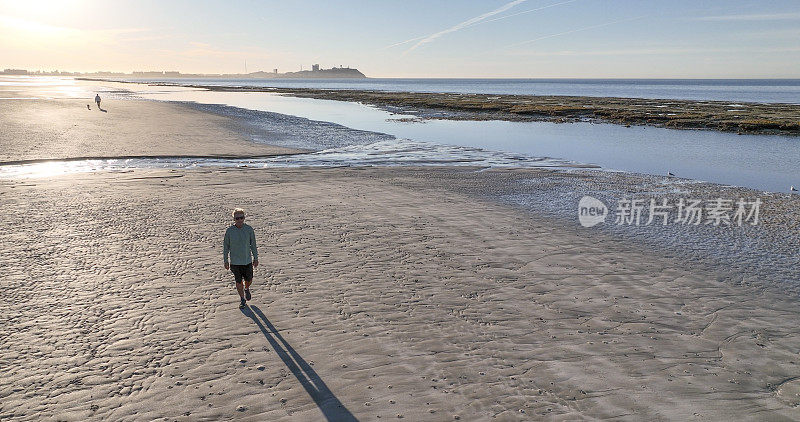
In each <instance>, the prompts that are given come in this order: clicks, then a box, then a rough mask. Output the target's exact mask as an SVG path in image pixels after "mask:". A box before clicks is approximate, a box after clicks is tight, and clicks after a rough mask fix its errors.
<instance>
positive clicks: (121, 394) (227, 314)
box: [0, 100, 800, 421]
mask: <svg viewBox="0 0 800 422" xmlns="http://www.w3.org/2000/svg"><path fill="white" fill-rule="evenodd" d="M85 102H87V101H84V102H81V101H79V100H74V101H73V100H30V101H25V102H16V103H12V102H6V103H4V108H3V109H2V111H1V112H0V124H2V129H3V133H6V134H8V135H7V136H4V137H3V138H2V141H0V142H2V143H3V147H2V161H6V162H10V161H20V160H35V159H54V158H70V157H85V156H93V157H95V156H103V157H113V156H120V155H124V156H130V155H137V156H158V155H187V154H188V155H198V156H206V155H215V154H241V155H243V156H246V155H269V154H281V153H287V152H292V151H293V150H289V149H285V148H276V147H272V146H269V145H258V144H254V143H252V142H250V141H248V140H247V139H246V138H245V137H243V136H242V135H239V134H238V133H237V132H236V131H235V130H233V128H235V125H236V122H233V121H231V120H229V119H225V118H224V117H220V116H217V115H210V114H205V113H202V112H200V111H197V110H194V109H191V108H188V107H184V106H181V105H176V104H171V103H157V102H152V101H133V100H127V101H115V102H113V103H110V104H108V105H106V103H105V102H104V104H103V106H104V108H108V109H109V113H101V112H99V111H97V110H91V111H89V110H86V107H85V104H84V103H85ZM6 104H8V106H6ZM81 107H82V108H81ZM92 107H93V108H94V104H92ZM98 134H101V135H100V136H98ZM264 137H265V138H266V139H268V138H269V134H264ZM480 170H481V169H476V168H471V167H460V168H456V167H440V168H432V167H429V168H413V167H405V168H400V167H394V168H390V167H375V168H326V169H312V168H294V169H246V168H239V169H237V168H230V169H194V170H133V171H124V172H96V173H82V174H72V175H66V176H59V177H46V178H32V179H0V203H1V204H2V206H3V210H4V213H3V217H2V218H0V245H2V247H0V260H1V261H2V263H3V265H2V266H0V282H1V283H2V289H3V294H2V296H0V298H2V306H0V321H2V324H0V346H2V347H0V368H2V369H1V370H2V377H1V378H0V419H2V420H15V421H16V420H75V421H83V420H220V419H237V420H252V421H261V420H292V421H295V420H309V421H316V420H378V419H380V420H385V419H392V420H396V419H398V418H399V419H405V420H411V421H428V420H430V421H451V420H465V421H474V420H507V421H514V420H592V419H612V420H720V421H724V420H778V421H780V420H787V421H788V420H796V419H798V418H800V411H798V408H797V406H798V405H800V364H798V362H799V361H798V359H800V356H798V351H800V336H799V335H798V334H800V328H798V327H800V306H798V305H797V301H796V297H795V296H792V295H785V294H781V293H779V292H776V291H772V290H769V289H762V288H756V287H751V286H746V285H737V284H734V283H728V282H724V281H720V280H722V279H723V277H720V273H719V272H717V271H715V270H714V269H711V268H702V267H701V266H698V265H694V264H693V263H687V262H684V261H681V260H679V259H675V258H670V257H667V256H664V255H663V254H660V253H656V252H655V251H653V250H649V249H647V248H642V247H641V246H639V245H637V244H634V243H627V242H622V241H620V240H619V239H616V238H614V237H611V236H608V235H605V234H603V233H601V232H597V231H594V232H592V231H581V230H576V229H575V228H571V227H565V226H563V225H560V224H558V223H557V222H555V221H553V220H552V219H550V218H548V217H546V216H544V215H540V214H536V213H533V212H528V211H525V210H521V209H519V208H515V207H511V206H507V205H504V204H502V203H499V202H497V201H494V200H492V199H491V196H492V194H493V193H494V192H496V190H497V189H496V188H497V186H501V185H503V183H505V181H506V180H508V179H510V178H513V177H515V174H517V173H518V172H517V171H515V170H513V169H510V170H494V171H491V172H485V171H480ZM528 172H529V174H528V176H529V177H532V178H536V177H546V176H547V175H548V174H550V172H549V171H548V170H528ZM234 207H242V208H244V209H246V210H247V214H248V218H247V222H248V224H250V225H252V226H253V227H254V229H255V231H256V235H257V237H258V240H259V250H260V252H261V266H260V267H259V268H258V269H257V270H256V274H255V281H254V285H253V296H254V297H253V300H252V301H251V302H250V303H249V305H250V306H249V308H247V309H245V310H240V309H238V307H237V304H238V296H237V295H236V293H235V290H234V285H233V277H232V275H231V274H230V272H228V271H226V270H225V269H224V268H223V265H222V257H221V255H222V253H221V252H222V245H221V241H222V236H223V233H224V230H225V228H226V227H227V226H228V225H229V224H230V211H231V209H232V208H234Z"/></svg>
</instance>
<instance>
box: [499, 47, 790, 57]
mask: <svg viewBox="0 0 800 422" xmlns="http://www.w3.org/2000/svg"><path fill="white" fill-rule="evenodd" d="M799 51H800V47H772V48H762V47H757V48H756V47H753V48H738V47H729V48H704V47H664V48H657V47H656V48H635V49H619V50H585V51H575V50H561V51H549V52H548V51H520V52H514V53H511V54H512V55H514V56H525V57H584V56H588V57H592V56H665V55H687V54H709V53H737V54H738V53H744V52H749V53H796V52H799Z"/></svg>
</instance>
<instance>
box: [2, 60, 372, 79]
mask: <svg viewBox="0 0 800 422" xmlns="http://www.w3.org/2000/svg"><path fill="white" fill-rule="evenodd" d="M0 75H23V76H24V75H28V76H77V77H83V78H141V79H164V78H169V79H192V78H198V79H199V78H203V79H208V78H217V79H268V78H274V79H283V78H285V79H359V78H366V76H365V75H364V74H363V73H361V72H360V71H359V70H358V69H355V68H350V67H342V66H339V67H332V68H330V69H322V68H320V67H319V65H318V64H314V65H312V66H311V70H302V68H301V70H299V71H296V72H284V73H278V69H273V70H272V72H266V71H263V70H259V71H257V72H250V73H181V72H175V71H146V72H141V71H134V72H131V73H123V72H105V71H99V72H66V71H58V70H53V71H41V70H36V71H28V70H26V69H5V70H3V71H2V72H0Z"/></svg>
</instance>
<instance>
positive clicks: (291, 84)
mask: <svg viewBox="0 0 800 422" xmlns="http://www.w3.org/2000/svg"><path fill="white" fill-rule="evenodd" d="M130 80H131V81H137V82H168V83H175V84H180V85H214V86H253V87H275V88H319V89H358V90H376V91H395V92H398V91H400V92H454V93H462V94H463V93H476V94H513V95H574V96H590V97H627V98H663V99H684V100H709V101H736V102H757V103H791V104H800V79H372V78H369V79H130Z"/></svg>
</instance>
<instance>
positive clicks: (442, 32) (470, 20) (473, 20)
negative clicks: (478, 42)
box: [401, 0, 526, 54]
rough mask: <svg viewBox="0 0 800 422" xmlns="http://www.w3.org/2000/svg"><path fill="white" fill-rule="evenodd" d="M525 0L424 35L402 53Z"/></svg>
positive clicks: (517, 0)
mask: <svg viewBox="0 0 800 422" xmlns="http://www.w3.org/2000/svg"><path fill="white" fill-rule="evenodd" d="M525 1H526V0H514V1H512V2H510V3H506V4H504V5H503V6H501V7H499V8H497V9H495V10H492V11H491V12H487V13H484V14H482V15H480V16H476V17H474V18H472V19H469V20H466V21H464V22H461V23H459V24H458V25H455V26H452V27H450V28H447V29H445V30H442V31H439V32H436V33H433V34H431V35H428V36H426V37H424V38H423V39H422V40H420V41H418V42H417V43H416V44H414V45H413V46H411V48H409V49H408V50H406V51H404V52H403V54H407V53H408V52H410V51H412V50H414V49H416V48H417V47H419V46H421V45H423V44H427V43H429V42H431V41H433V40H435V39H437V38H439V37H441V36H442V35H445V34H449V33H451V32H456V31H458V30H460V29H463V28H466V27H467V26H470V25H474V24H475V23H477V22H480V21H482V20H484V19H486V18H488V17H491V16H494V15H496V14H498V13H502V12H505V11H506V10H508V9H510V8H512V7H514V6H516V5H518V4H520V3H524V2H525ZM411 41H413V40H408V41H407V42H411ZM401 44H405V42H403V43H401Z"/></svg>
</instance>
